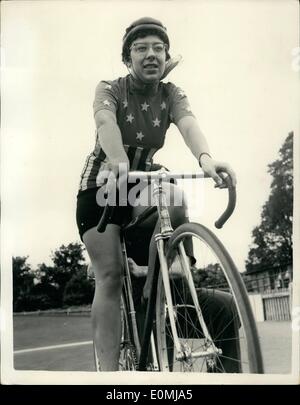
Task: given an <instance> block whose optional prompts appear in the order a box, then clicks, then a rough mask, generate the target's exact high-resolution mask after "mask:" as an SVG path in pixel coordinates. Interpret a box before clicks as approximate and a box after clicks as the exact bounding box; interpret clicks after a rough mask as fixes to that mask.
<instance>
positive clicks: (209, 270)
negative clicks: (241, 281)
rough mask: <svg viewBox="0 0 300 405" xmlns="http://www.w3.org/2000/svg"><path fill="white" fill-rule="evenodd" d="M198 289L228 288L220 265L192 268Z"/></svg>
mask: <svg viewBox="0 0 300 405" xmlns="http://www.w3.org/2000/svg"><path fill="white" fill-rule="evenodd" d="M191 270H192V272H193V277H194V280H195V285H196V287H201V288H218V289H222V288H226V286H227V285H228V284H227V281H226V278H225V276H224V273H223V271H222V269H221V266H220V265H219V263H215V264H209V265H208V266H206V267H205V268H202V269H197V268H196V267H192V269H191Z"/></svg>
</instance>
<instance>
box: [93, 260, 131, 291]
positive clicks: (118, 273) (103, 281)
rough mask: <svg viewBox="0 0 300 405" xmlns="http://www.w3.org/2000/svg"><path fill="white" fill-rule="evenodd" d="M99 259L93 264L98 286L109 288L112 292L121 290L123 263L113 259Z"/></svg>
mask: <svg viewBox="0 0 300 405" xmlns="http://www.w3.org/2000/svg"><path fill="white" fill-rule="evenodd" d="M99 259H100V260H94V261H93V262H92V265H93V268H94V273H95V278H96V285H97V284H99V285H101V286H107V287H109V288H111V289H112V290H117V289H119V288H120V287H121V285H122V278H123V263H122V262H121V260H116V259H115V258H113V257H112V258H111V260H105V261H102V260H101V258H99Z"/></svg>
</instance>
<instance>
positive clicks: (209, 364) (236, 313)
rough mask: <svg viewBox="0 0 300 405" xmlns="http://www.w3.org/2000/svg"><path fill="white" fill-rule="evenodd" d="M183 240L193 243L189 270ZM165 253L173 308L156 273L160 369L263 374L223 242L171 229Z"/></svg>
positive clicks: (243, 295) (199, 229) (198, 228)
mask: <svg viewBox="0 0 300 405" xmlns="http://www.w3.org/2000/svg"><path fill="white" fill-rule="evenodd" d="M187 239H191V240H192V243H193V250H194V258H195V260H196V262H195V263H194V264H193V265H192V266H190V265H189V261H188V258H187V256H186V255H185V251H184V247H183V246H184V245H183V243H182V242H183V241H184V240H187ZM166 253H167V261H168V270H169V276H170V277H169V280H170V290H171V298H172V300H171V301H172V308H168V307H167V304H166V302H167V300H166V293H165V288H164V285H163V281H162V276H161V275H160V276H159V280H158V294H157V303H156V325H157V345H158V359H159V365H160V369H161V371H183V372H220V373H224V372H225V373H226V372H227V373H262V372H263V363H262V356H261V351H260V344H259V338H258V334H257V329H256V323H255V320H254V317H253V315H252V310H251V306H250V302H249V299H248V295H247V291H246V289H245V286H244V283H243V281H242V278H241V276H240V274H239V272H238V270H237V269H236V267H235V265H234V263H233V261H232V259H231V258H230V256H229V254H228V253H227V251H226V249H225V248H224V246H223V245H222V244H221V242H220V241H219V240H218V239H217V237H216V236H215V235H214V234H213V233H212V232H211V231H210V230H208V229H207V228H206V227H204V226H202V225H199V224H196V223H187V224H183V225H181V226H180V227H178V228H177V229H176V230H175V231H174V233H173V234H172V236H171V238H170V240H169V242H168V245H167V252H166ZM171 318H173V319H171ZM172 325H173V326H172ZM174 325H175V329H174ZM174 332H175V333H174Z"/></svg>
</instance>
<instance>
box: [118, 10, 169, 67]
mask: <svg viewBox="0 0 300 405" xmlns="http://www.w3.org/2000/svg"><path fill="white" fill-rule="evenodd" d="M147 32H149V35H151V34H155V35H157V36H158V37H160V38H161V40H162V41H163V42H164V43H165V44H166V45H167V50H166V57H167V60H168V59H170V55H169V52H168V49H169V47H170V41H169V37H168V34H167V29H166V27H164V26H163V24H162V23H161V22H160V21H159V20H156V19H155V18H151V17H142V18H139V19H138V20H136V21H134V22H133V23H132V24H131V25H130V26H129V27H128V28H127V29H126V32H125V35H124V37H123V46H122V61H123V62H124V63H126V62H128V61H129V59H130V45H131V44H132V42H133V41H134V40H135V39H136V38H138V37H139V34H145V35H147Z"/></svg>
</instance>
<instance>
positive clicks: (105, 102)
mask: <svg viewBox="0 0 300 405" xmlns="http://www.w3.org/2000/svg"><path fill="white" fill-rule="evenodd" d="M117 104H118V92H117V89H116V88H115V86H113V85H112V84H111V82H108V81H104V80H103V81H101V82H100V83H98V85H97V87H96V91H95V99H94V103H93V109H94V116H95V114H96V113H97V112H98V111H100V110H109V111H112V112H113V113H116V111H117Z"/></svg>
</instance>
